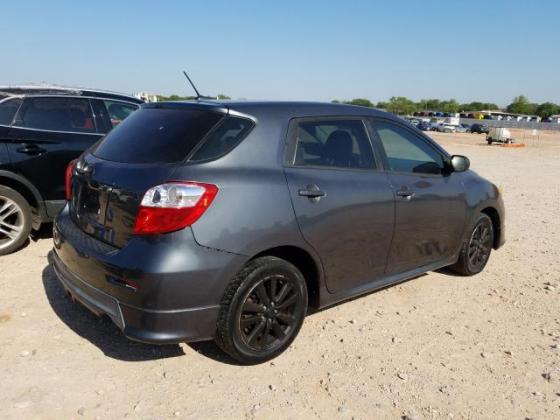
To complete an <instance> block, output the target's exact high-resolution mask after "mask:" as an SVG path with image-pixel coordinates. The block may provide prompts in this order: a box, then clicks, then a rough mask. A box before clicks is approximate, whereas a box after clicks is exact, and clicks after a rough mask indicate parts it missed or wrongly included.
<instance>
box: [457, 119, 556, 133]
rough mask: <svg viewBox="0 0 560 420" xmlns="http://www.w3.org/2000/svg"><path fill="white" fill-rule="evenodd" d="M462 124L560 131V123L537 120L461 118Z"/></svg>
mask: <svg viewBox="0 0 560 420" xmlns="http://www.w3.org/2000/svg"><path fill="white" fill-rule="evenodd" d="M461 124H486V125H487V126H488V127H504V128H524V129H527V130H543V131H544V130H546V131H560V124H556V123H543V122H536V121H505V120H477V119H475V118H461Z"/></svg>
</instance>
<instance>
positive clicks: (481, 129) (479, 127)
mask: <svg viewBox="0 0 560 420" xmlns="http://www.w3.org/2000/svg"><path fill="white" fill-rule="evenodd" d="M489 132H490V130H489V129H488V126H487V125H486V124H478V123H474V124H473V125H471V133H476V134H488V133H489Z"/></svg>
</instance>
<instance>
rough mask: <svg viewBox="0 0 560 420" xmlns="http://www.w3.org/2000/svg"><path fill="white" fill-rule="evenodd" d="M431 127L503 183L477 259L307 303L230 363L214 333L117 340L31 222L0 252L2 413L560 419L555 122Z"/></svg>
mask: <svg viewBox="0 0 560 420" xmlns="http://www.w3.org/2000/svg"><path fill="white" fill-rule="evenodd" d="M514 134H515V135H516V136H517V137H518V138H520V139H521V138H522V137H523V134H522V133H520V132H514ZM433 137H434V138H435V139H436V140H437V141H439V142H440V143H441V144H442V145H443V146H444V147H446V148H447V150H448V151H450V152H451V153H456V154H465V155H467V156H469V157H470V158H471V162H472V168H473V169H474V170H475V171H477V172H478V173H480V174H481V175H484V176H486V177H488V178H489V179H491V180H492V181H493V182H495V183H496V184H497V185H499V186H501V187H502V188H503V191H504V200H505V203H506V208H507V231H506V235H507V243H506V245H505V247H504V248H502V249H500V250H499V251H497V252H494V253H493V254H492V256H491V259H490V262H489V264H488V266H487V268H486V270H485V271H484V272H483V273H482V274H480V275H478V276H475V277H472V278H462V277H455V276H452V275H450V274H448V273H429V274H427V275H425V276H422V277H420V278H417V279H415V280H412V281H409V282H406V283H404V284H401V285H399V286H396V287H392V288H389V289H386V290H383V291H381V292H377V293H373V294H370V295H368V296H365V297H362V298H359V299H356V300H353V301H351V302H347V303H345V304H341V305H339V306H337V307H335V308H332V309H329V310H325V311H322V312H319V313H316V314H314V315H312V316H309V317H308V318H307V319H306V321H305V323H304V326H303V328H302V330H301V332H300V334H299V336H298V338H297V339H296V341H295V343H294V345H292V347H291V348H290V349H289V350H288V351H287V352H286V353H285V354H284V355H282V356H281V357H279V358H277V359H276V360H274V361H273V362H272V363H266V364H263V365H260V366H253V367H241V366H237V365H235V364H234V363H232V361H231V360H229V359H227V358H225V357H223V356H222V355H221V354H220V353H219V351H218V350H217V349H216V348H215V347H214V346H213V345H212V344H198V345H191V346H189V345H186V344H183V345H180V346H165V347H157V346H150V345H144V344H138V343H133V342H130V341H128V340H126V339H125V338H124V337H123V336H122V335H121V333H120V332H119V330H118V329H117V328H116V327H115V326H113V325H112V324H111V322H110V321H107V320H100V319H98V318H96V317H95V316H94V315H92V314H90V313H89V312H88V311H87V310H86V309H84V308H82V307H81V306H80V305H78V304H74V303H72V302H71V301H70V300H69V299H68V298H67V297H66V296H65V294H64V293H63V291H62V289H61V287H60V286H59V284H58V283H57V280H56V279H55V276H54V274H53V271H52V269H51V268H49V265H48V261H47V256H48V253H49V251H50V249H51V241H52V239H51V238H50V236H49V233H48V232H49V231H48V229H45V230H43V231H42V232H41V233H40V235H38V237H36V238H35V240H33V241H31V242H30V243H29V244H28V246H27V247H26V248H25V249H23V250H21V251H20V252H18V253H15V254H12V255H9V256H5V257H2V258H1V259H0V417H1V418H3V419H23V418H25V419H33V418H52V419H65V418H76V419H80V418H99V419H108V418H122V417H129V418H186V417H188V418H201V419H202V418H215V419H219V418H263V419H268V418H343V419H344V418H348V419H350V418H355V419H375V418H400V417H401V416H408V417H409V418H416V419H422V418H426V419H430V418H456V419H457V418H477V419H478V418H517V419H524V418H534V419H542V418H550V419H552V418H560V350H559V349H558V345H559V344H560V313H559V312H560V311H559V310H560V268H559V263H560V134H558V133H557V134H556V135H553V134H549V133H542V134H541V135H540V138H539V139H532V138H531V136H530V134H526V139H525V140H524V141H525V142H526V143H527V147H525V148H522V149H505V148H502V147H499V146H487V145H486V144H485V142H484V138H483V137H482V136H480V135H475V134H441V133H434V134H433ZM434 217H437V215H434Z"/></svg>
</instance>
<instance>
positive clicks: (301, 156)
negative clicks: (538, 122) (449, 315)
mask: <svg viewBox="0 0 560 420" xmlns="http://www.w3.org/2000/svg"><path fill="white" fill-rule="evenodd" d="M66 185H67V196H68V197H69V201H68V203H67V205H66V207H65V208H64V210H63V211H62V212H61V213H60V215H59V216H58V218H57V219H56V221H55V224H54V247H55V252H54V256H53V266H54V269H55V271H56V273H57V276H58V277H59V279H60V281H61V283H62V285H63V286H64V288H65V289H66V290H67V291H68V292H69V293H70V294H71V295H72V296H73V297H74V298H75V299H76V300H78V301H80V302H81V303H82V304H83V305H85V306H86V307H88V308H89V309H90V310H92V311H93V312H95V313H96V314H99V315H107V316H109V317H110V318H111V319H112V320H113V322H114V323H115V324H116V325H117V326H118V327H119V328H120V329H122V330H123V332H124V334H125V335H126V336H127V337H129V338H131V339H133V340H138V341H143V342H149V343H162V344H163V343H177V342H185V341H186V342H190V341H200V340H211V339H214V340H215V341H216V342H217V344H218V345H219V346H220V347H221V348H222V349H223V350H224V351H226V352H227V353H228V354H230V355H231V356H232V357H233V358H235V359H237V360H238V361H239V362H241V363H246V364H253V363H260V362H263V361H266V360H268V359H271V358H273V357H275V356H277V355H278V354H280V353H281V352H282V351H284V350H285V349H286V348H287V347H288V346H289V345H290V343H291V342H292V341H293V340H294V338H295V337H296V335H297V333H298V331H299V330H300V327H301V325H302V323H303V320H304V317H305V315H306V314H307V313H308V311H310V310H317V309H320V308H324V307H327V306H330V305H333V304H335V303H337V302H340V301H343V300H345V299H349V298H352V297H355V296H358V295H362V294H364V293H368V292H371V291H373V290H376V289H380V288H383V287H386V286H388V285H391V284H395V283H398V282H402V281H404V280H407V279H410V278H413V277H415V276H418V275H420V274H422V273H424V272H427V271H430V270H436V269H439V268H442V267H447V266H449V267H450V268H451V269H452V270H453V271H455V272H457V273H459V274H461V275H473V274H477V273H479V272H480V271H481V270H482V269H483V268H484V266H485V265H486V263H487V261H488V258H489V256H490V252H491V250H492V249H497V248H499V247H500V246H501V245H502V244H503V243H504V206H503V202H502V198H501V196H500V193H499V191H498V188H496V186H495V185H493V184H492V183H490V182H489V181H487V180H485V179H483V178H481V177H480V176H478V175H477V174H476V173H474V172H473V171H470V170H469V160H468V159H467V158H466V157H463V156H450V155H449V154H448V153H446V152H445V150H443V149H442V148H441V147H440V146H438V145H437V144H436V143H435V142H434V141H433V140H432V139H430V138H429V137H427V136H426V135H424V134H423V133H422V132H421V131H419V130H417V129H416V128H414V127H413V126H411V125H409V124H408V123H406V122H404V121H403V120H401V119H399V118H397V117H394V116H392V115H390V114H387V113H384V112H381V111H377V110H372V109H368V108H363V107H355V106H347V105H335V104H322V103H296V102H223V103H219V102H204V101H198V102H176V103H155V104H145V105H143V106H142V108H141V109H140V110H139V111H137V112H135V113H134V114H133V115H131V116H130V117H129V118H127V119H126V120H125V121H124V122H122V123H121V124H120V125H119V126H118V127H117V128H115V129H114V130H113V131H111V132H110V133H109V134H108V135H107V136H106V137H105V138H104V139H102V140H101V141H100V142H98V143H97V144H96V145H95V146H93V147H92V148H90V149H89V150H88V151H86V152H85V153H84V154H83V155H82V156H81V157H80V158H79V159H78V160H77V161H75V162H73V163H72V164H71V165H70V166H69V168H68V170H67V179H66Z"/></svg>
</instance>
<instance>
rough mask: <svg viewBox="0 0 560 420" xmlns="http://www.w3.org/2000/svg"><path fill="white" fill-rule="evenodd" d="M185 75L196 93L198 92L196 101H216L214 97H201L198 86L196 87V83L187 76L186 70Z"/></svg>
mask: <svg viewBox="0 0 560 420" xmlns="http://www.w3.org/2000/svg"><path fill="white" fill-rule="evenodd" d="M183 74H184V75H185V77H186V78H187V80H188V81H189V83H190V84H191V86H192V88H193V89H194V91H195V92H196V100H197V101H199V100H201V99H216V98H213V97H212V96H204V95H201V94H200V92H199V91H198V89H197V88H196V86H195V85H194V83H193V82H192V80H191V78H190V77H189V75H188V74H187V72H186V71H185V70H183Z"/></svg>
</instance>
